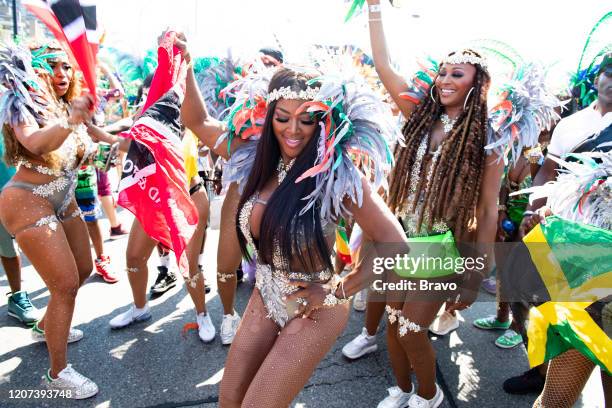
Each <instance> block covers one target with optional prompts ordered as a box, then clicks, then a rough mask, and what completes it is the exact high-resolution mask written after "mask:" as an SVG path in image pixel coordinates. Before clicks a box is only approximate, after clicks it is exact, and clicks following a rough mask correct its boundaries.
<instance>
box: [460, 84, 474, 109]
mask: <svg viewBox="0 0 612 408" xmlns="http://www.w3.org/2000/svg"><path fill="white" fill-rule="evenodd" d="M472 91H474V87H471V88H470V91H469V92H468V94H467V96H466V97H465V101H463V110H464V111H465V105H467V101H468V99H470V95H472Z"/></svg>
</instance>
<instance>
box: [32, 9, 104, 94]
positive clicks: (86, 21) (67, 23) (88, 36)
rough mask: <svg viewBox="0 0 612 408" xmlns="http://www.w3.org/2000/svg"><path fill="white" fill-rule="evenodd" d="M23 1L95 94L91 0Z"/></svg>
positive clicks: (95, 26)
mask: <svg viewBox="0 0 612 408" xmlns="http://www.w3.org/2000/svg"><path fill="white" fill-rule="evenodd" d="M23 5H24V6H25V7H26V8H27V9H28V10H29V11H30V12H31V13H32V14H34V15H35V16H36V17H38V18H39V19H40V20H41V21H42V22H43V23H44V24H45V25H46V26H47V28H49V30H50V31H51V32H52V33H53V35H54V36H55V38H56V39H57V40H58V41H59V42H60V43H62V44H63V45H64V48H66V51H68V50H69V51H71V53H72V56H73V58H71V59H73V60H74V61H76V63H77V64H78V65H79V68H80V70H81V72H83V78H84V79H85V84H86V85H87V87H88V88H89V92H90V93H91V95H92V96H93V97H94V98H96V56H97V53H98V44H99V42H100V37H101V34H102V32H101V30H99V29H98V22H97V18H96V5H95V2H94V1H91V0H80V1H79V0H53V1H52V0H24V1H23Z"/></svg>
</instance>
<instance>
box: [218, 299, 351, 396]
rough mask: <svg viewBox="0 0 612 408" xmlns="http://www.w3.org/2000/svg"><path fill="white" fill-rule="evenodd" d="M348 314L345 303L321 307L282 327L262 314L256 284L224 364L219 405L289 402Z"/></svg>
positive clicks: (327, 349)
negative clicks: (308, 315)
mask: <svg viewBox="0 0 612 408" xmlns="http://www.w3.org/2000/svg"><path fill="white" fill-rule="evenodd" d="M348 315H349V304H348V303H346V304H344V305H339V306H336V307H333V308H321V309H319V310H317V311H315V312H314V313H313V315H312V317H311V318H309V319H301V318H296V319H293V320H291V321H289V323H287V325H286V326H285V327H284V328H282V329H280V328H279V327H278V326H277V325H276V324H275V323H274V322H273V321H272V320H270V319H267V318H266V310H265V307H264V305H263V302H262V300H261V295H260V294H259V291H258V290H257V289H255V290H254V292H253V295H252V296H251V300H250V301H249V305H248V306H247V309H246V311H245V313H244V317H243V320H242V322H241V324H240V327H239V329H238V334H237V335H236V338H235V339H234V342H233V343H232V347H231V349H230V352H229V355H228V358H227V361H226V364H225V373H224V375H223V380H222V381H221V391H220V398H219V402H220V407H222V408H226V407H239V406H242V407H256V408H259V407H266V408H274V407H287V406H289V404H290V403H291V401H292V400H293V399H294V398H295V396H296V395H297V394H298V393H299V392H300V390H301V389H302V388H303V387H304V385H305V384H306V382H307V381H308V379H309V378H310V376H311V375H312V372H313V371H314V370H315V368H316V366H317V365H318V364H319V362H320V361H321V359H322V358H323V357H324V356H325V354H327V352H328V351H329V349H330V348H331V347H332V345H333V344H334V343H335V342H336V339H337V338H338V336H339V335H340V334H341V333H342V331H343V330H344V327H345V326H346V323H347V321H348ZM279 330H280V332H279Z"/></svg>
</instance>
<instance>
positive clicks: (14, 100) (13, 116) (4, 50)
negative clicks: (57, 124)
mask: <svg viewBox="0 0 612 408" xmlns="http://www.w3.org/2000/svg"><path fill="white" fill-rule="evenodd" d="M0 84H2V86H3V87H4V88H6V91H4V92H3V93H2V95H1V96H0V124H2V125H4V124H7V125H9V126H11V127H15V126H17V125H18V124H20V123H25V122H26V121H27V118H28V116H31V117H33V118H34V119H35V120H36V122H37V123H39V124H42V123H43V122H44V120H45V112H46V107H47V105H48V102H47V100H46V99H45V98H44V97H43V94H44V87H43V86H42V85H41V84H40V83H39V79H38V76H37V74H36V72H35V71H34V68H33V67H32V56H31V54H30V51H29V50H28V49H25V48H22V47H19V46H17V45H13V44H9V45H5V46H0Z"/></svg>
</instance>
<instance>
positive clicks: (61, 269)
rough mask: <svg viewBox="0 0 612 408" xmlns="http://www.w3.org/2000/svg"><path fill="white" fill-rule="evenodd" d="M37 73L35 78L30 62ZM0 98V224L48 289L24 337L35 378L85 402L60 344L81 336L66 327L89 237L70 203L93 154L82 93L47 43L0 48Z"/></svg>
mask: <svg viewBox="0 0 612 408" xmlns="http://www.w3.org/2000/svg"><path fill="white" fill-rule="evenodd" d="M33 63H34V66H36V67H37V68H38V72H39V76H37V74H36V72H35V71H34V69H33V66H32V64H33ZM0 82H2V84H3V86H5V87H6V88H7V91H6V92H5V93H4V94H3V95H2V99H1V101H0V122H1V123H2V125H3V134H4V141H5V146H6V155H5V161H6V162H7V163H8V164H9V165H13V166H17V167H18V170H17V173H16V174H15V175H14V177H13V178H12V179H11V180H10V181H9V182H8V183H7V184H6V185H5V187H4V189H3V190H2V194H1V195H0V219H1V220H2V223H3V224H4V226H5V227H6V229H7V231H9V233H11V234H12V235H13V236H15V239H16V241H17V243H18V244H19V246H20V248H21V249H22V251H23V252H24V253H25V254H26V256H27V257H28V259H29V260H30V261H31V262H32V265H33V266H34V268H35V269H36V271H37V272H38V273H39V274H40V276H41V278H42V279H43V281H44V282H45V284H46V285H47V288H48V289H49V292H50V296H49V304H48V306H47V310H46V313H45V316H44V318H43V319H42V320H41V321H40V322H39V323H38V324H37V325H35V326H34V328H33V330H32V338H33V339H34V340H35V341H46V343H47V347H48V350H49V360H50V366H51V368H50V369H49V370H48V371H47V373H46V375H45V376H44V377H43V379H44V383H45V384H46V385H47V386H48V387H49V388H52V389H59V390H65V391H67V392H68V393H67V394H66V397H72V398H77V399H82V398H88V397H91V396H93V395H95V394H97V392H98V387H97V386H96V384H95V383H94V382H93V381H91V380H90V379H88V378H86V377H84V376H83V375H81V374H79V373H78V372H77V371H76V370H74V369H73V368H72V366H71V365H70V364H67V362H66V348H67V347H66V345H67V343H71V342H74V341H78V340H80V339H81V338H82V337H83V332H81V331H80V330H76V329H71V328H70V323H71V321H72V314H73V311H74V304H75V298H76V294H77V291H78V289H79V287H80V286H81V285H82V284H83V282H84V281H85V279H87V277H88V276H89V274H90V273H91V271H92V268H93V263H92V258H91V251H90V248H89V236H88V233H87V227H86V225H85V222H84V221H83V219H82V218H81V212H80V211H79V208H78V206H77V204H76V201H75V199H74V191H75V187H76V179H77V175H76V173H77V169H78V168H79V167H80V165H81V163H83V162H85V161H86V160H87V159H88V158H89V157H90V155H91V153H93V150H92V149H91V147H92V144H91V141H90V140H89V138H88V137H87V134H86V131H85V127H84V126H83V125H82V124H83V123H84V122H87V121H89V120H90V118H91V115H92V113H93V106H92V105H93V101H92V99H91V98H90V97H89V96H78V94H79V86H78V85H79V81H78V79H77V77H76V75H75V70H74V68H73V66H72V64H71V63H70V62H69V60H68V57H67V55H66V53H65V52H64V50H62V49H61V48H60V47H59V46H57V45H53V44H51V45H48V46H43V47H40V48H36V49H34V50H33V53H32V55H30V52H29V50H26V49H23V48H20V47H16V46H13V45H9V46H8V47H6V48H4V47H3V49H2V50H1V51H0Z"/></svg>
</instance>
